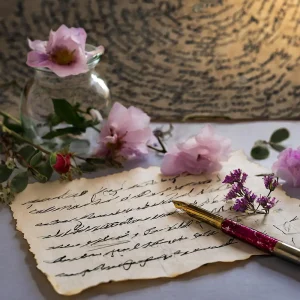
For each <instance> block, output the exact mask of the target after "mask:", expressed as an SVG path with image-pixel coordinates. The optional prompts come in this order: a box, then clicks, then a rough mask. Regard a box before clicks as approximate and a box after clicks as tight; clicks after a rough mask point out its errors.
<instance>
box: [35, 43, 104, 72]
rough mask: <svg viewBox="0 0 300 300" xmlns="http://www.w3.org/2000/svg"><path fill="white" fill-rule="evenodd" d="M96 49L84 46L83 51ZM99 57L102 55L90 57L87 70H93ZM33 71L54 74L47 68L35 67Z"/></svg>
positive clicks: (88, 45) (89, 45)
mask: <svg viewBox="0 0 300 300" xmlns="http://www.w3.org/2000/svg"><path fill="white" fill-rule="evenodd" d="M96 49H97V47H96V46H94V45H91V44H85V51H88V52H90V51H94V50H96ZM101 55H102V54H100V53H97V54H95V55H93V56H91V57H90V58H89V59H88V60H87V65H88V68H89V70H91V69H93V68H94V67H95V66H96V65H97V64H98V62H99V61H100V58H101ZM33 69H35V70H37V71H43V72H47V73H53V74H54V72H53V71H52V70H50V69H49V68H47V67H37V68H33Z"/></svg>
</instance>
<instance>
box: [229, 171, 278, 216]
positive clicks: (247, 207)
mask: <svg viewBox="0 0 300 300" xmlns="http://www.w3.org/2000/svg"><path fill="white" fill-rule="evenodd" d="M247 177H248V174H246V173H245V172H242V170H241V169H236V170H234V171H232V172H230V174H229V175H227V176H226V177H225V179H224V181H223V183H226V184H229V185H231V189H230V191H229V192H228V193H227V195H226V196H225V200H235V203H234V205H233V206H232V208H233V209H234V210H235V211H237V212H247V213H263V214H268V213H269V211H270V209H271V208H272V207H274V206H275V204H276V202H277V200H276V198H274V197H273V198H271V197H270V195H271V193H272V192H273V191H274V190H275V189H276V187H277V186H278V178H276V177H274V175H266V176H264V178H263V179H264V185H265V188H266V189H267V190H268V191H269V193H268V195H266V196H262V195H260V196H257V195H256V194H255V193H253V192H252V191H251V190H250V189H248V188H247V187H245V185H244V184H245V182H246V180H247Z"/></svg>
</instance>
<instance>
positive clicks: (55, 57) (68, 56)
mask: <svg viewBox="0 0 300 300" xmlns="http://www.w3.org/2000/svg"><path fill="white" fill-rule="evenodd" d="M51 60H52V61H53V62H55V63H56V64H58V65H69V64H71V63H72V62H74V61H75V50H73V51H70V50H69V49H67V48H58V49H56V50H55V51H54V52H53V53H52V54H51Z"/></svg>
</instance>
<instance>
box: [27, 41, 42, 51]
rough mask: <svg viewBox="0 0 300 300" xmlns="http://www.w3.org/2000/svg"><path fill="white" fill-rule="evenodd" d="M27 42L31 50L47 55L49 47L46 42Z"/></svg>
mask: <svg viewBox="0 0 300 300" xmlns="http://www.w3.org/2000/svg"><path fill="white" fill-rule="evenodd" d="M27 41H28V45H29V47H30V49H32V50H35V51H38V52H41V53H46V46H47V42H46V41H40V40H35V41H31V40H30V39H27Z"/></svg>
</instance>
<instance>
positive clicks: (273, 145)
mask: <svg viewBox="0 0 300 300" xmlns="http://www.w3.org/2000/svg"><path fill="white" fill-rule="evenodd" d="M270 146H271V147H272V148H273V149H274V150H276V151H278V152H281V151H283V150H284V149H285V147H284V146H282V145H280V144H275V143H270Z"/></svg>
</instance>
